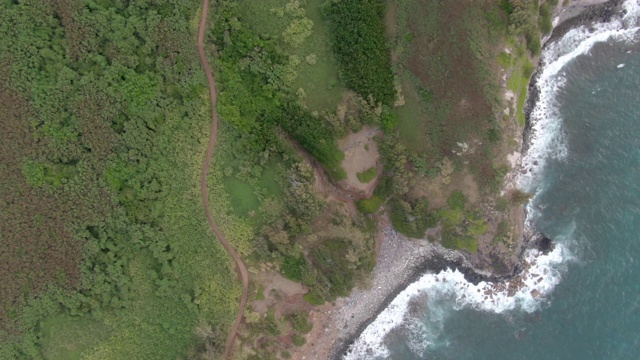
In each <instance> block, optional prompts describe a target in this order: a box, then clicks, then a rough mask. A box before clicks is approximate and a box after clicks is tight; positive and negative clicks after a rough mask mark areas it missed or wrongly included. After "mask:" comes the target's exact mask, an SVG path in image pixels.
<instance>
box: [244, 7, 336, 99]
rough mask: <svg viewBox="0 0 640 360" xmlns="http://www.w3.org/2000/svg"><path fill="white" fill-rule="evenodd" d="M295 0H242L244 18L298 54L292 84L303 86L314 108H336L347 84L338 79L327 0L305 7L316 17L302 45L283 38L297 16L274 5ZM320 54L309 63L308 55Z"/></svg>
mask: <svg viewBox="0 0 640 360" xmlns="http://www.w3.org/2000/svg"><path fill="white" fill-rule="evenodd" d="M295 2H296V1H295V0H293V1H292V0H242V1H240V7H239V9H240V15H241V17H240V21H242V22H243V23H246V24H247V25H248V26H250V27H251V28H253V29H254V30H255V31H256V32H258V33H259V34H262V35H269V36H271V37H273V38H277V39H279V42H280V43H281V45H282V46H283V48H284V49H285V50H286V52H287V53H288V54H289V55H294V56H297V57H298V58H299V59H300V64H299V65H298V66H297V67H296V70H297V73H298V76H297V77H296V79H295V80H294V81H293V83H292V84H291V87H292V88H293V89H294V90H295V89H299V88H302V89H303V90H304V92H305V93H306V98H305V100H304V102H305V104H306V105H307V106H308V107H309V109H311V110H313V111H334V110H335V108H336V106H337V104H338V102H340V100H341V98H342V92H343V90H344V87H343V85H342V84H341V83H340V81H339V79H338V70H337V67H336V61H335V59H334V57H333V54H332V52H331V47H330V42H329V30H328V26H327V24H326V20H325V19H324V16H323V15H322V12H321V7H320V6H321V5H322V4H324V3H325V0H308V1H306V2H299V3H304V5H302V6H301V7H302V8H304V10H305V15H306V17H307V18H309V19H310V20H311V21H313V24H314V25H313V28H312V33H311V35H310V36H309V37H307V38H306V39H305V40H304V41H303V43H302V44H301V45H300V46H299V47H291V46H287V45H285V44H284V42H283V41H282V33H283V31H284V30H285V29H286V28H287V26H288V25H289V24H290V22H291V21H292V19H293V17H291V16H289V15H285V16H283V17H280V16H277V15H276V14H274V13H273V12H272V11H271V9H276V8H283V7H285V6H286V5H287V4H291V3H295ZM310 54H315V55H316V58H317V60H316V62H315V64H309V63H308V62H307V61H306V57H307V56H308V55H310Z"/></svg>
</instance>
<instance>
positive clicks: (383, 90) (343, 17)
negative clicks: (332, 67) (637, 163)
mask: <svg viewBox="0 0 640 360" xmlns="http://www.w3.org/2000/svg"><path fill="white" fill-rule="evenodd" d="M385 8H386V7H385V5H384V2H382V1H381V0H341V1H335V2H331V3H330V5H328V8H327V9H326V13H327V17H328V18H329V21H330V24H331V33H332V36H333V51H334V53H335V55H336V57H337V59H338V64H339V66H340V77H341V79H342V80H343V81H344V83H345V84H346V85H347V87H349V88H351V89H353V90H354V91H355V92H357V93H358V94H360V96H362V97H363V98H365V99H369V97H371V98H372V100H373V101H374V102H375V103H378V102H380V103H383V104H386V105H391V104H393V102H394V100H395V90H394V87H393V73H392V72H391V55H390V53H389V47H388V45H387V40H386V37H385V28H384V21H383V19H384V13H385Z"/></svg>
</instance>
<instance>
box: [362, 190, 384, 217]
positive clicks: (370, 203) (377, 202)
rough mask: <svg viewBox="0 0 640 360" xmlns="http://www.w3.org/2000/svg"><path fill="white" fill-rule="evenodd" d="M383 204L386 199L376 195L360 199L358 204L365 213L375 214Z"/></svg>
mask: <svg viewBox="0 0 640 360" xmlns="http://www.w3.org/2000/svg"><path fill="white" fill-rule="evenodd" d="M382 204H384V200H383V199H381V198H379V197H377V196H375V195H374V196H372V197H371V198H369V199H362V200H359V201H358V203H357V206H358V210H360V211H361V212H362V213H363V214H375V213H377V212H378V210H379V209H380V206H382Z"/></svg>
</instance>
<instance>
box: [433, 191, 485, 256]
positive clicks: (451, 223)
mask: <svg viewBox="0 0 640 360" xmlns="http://www.w3.org/2000/svg"><path fill="white" fill-rule="evenodd" d="M447 204H448V205H449V207H448V208H447V209H442V210H440V211H439V213H438V215H439V217H440V223H441V224H442V246H444V247H447V248H450V249H456V250H466V251H468V252H470V253H475V252H477V251H478V237H479V236H481V235H484V234H485V233H486V232H487V231H488V230H489V225H488V224H487V223H486V222H485V221H484V220H483V219H482V218H481V216H480V214H479V213H477V212H476V211H473V210H472V209H469V208H468V207H467V206H466V197H465V196H464V194H463V193H461V192H459V191H454V192H452V193H451V195H449V197H448V198H447Z"/></svg>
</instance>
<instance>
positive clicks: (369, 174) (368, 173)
mask: <svg viewBox="0 0 640 360" xmlns="http://www.w3.org/2000/svg"><path fill="white" fill-rule="evenodd" d="M377 175H378V170H377V169H376V168H375V167H372V168H369V169H367V170H365V171H363V172H359V173H357V174H356V176H357V177H358V180H360V182H361V183H368V182H371V181H372V180H373V179H375V178H376V176H377Z"/></svg>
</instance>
